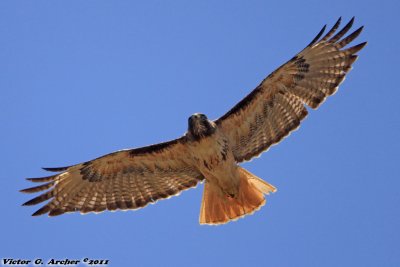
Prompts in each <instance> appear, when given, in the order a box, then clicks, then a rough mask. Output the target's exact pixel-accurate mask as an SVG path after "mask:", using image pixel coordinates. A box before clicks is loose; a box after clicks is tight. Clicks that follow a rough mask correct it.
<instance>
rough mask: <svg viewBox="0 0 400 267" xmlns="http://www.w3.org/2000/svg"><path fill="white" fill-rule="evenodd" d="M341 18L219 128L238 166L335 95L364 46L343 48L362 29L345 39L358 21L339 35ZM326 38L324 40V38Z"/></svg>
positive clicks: (276, 73)
mask: <svg viewBox="0 0 400 267" xmlns="http://www.w3.org/2000/svg"><path fill="white" fill-rule="evenodd" d="M340 21H341V19H340V18H339V20H338V21H337V22H336V24H335V25H334V26H333V28H332V29H331V30H330V31H329V32H328V33H327V34H326V35H325V36H324V37H322V38H321V36H322V34H323V32H324V30H325V28H326V25H325V26H324V27H323V28H322V30H321V31H320V32H319V34H318V35H317V36H316V37H315V38H314V40H313V41H312V42H311V43H310V44H309V45H308V46H307V47H306V48H305V49H304V50H303V51H301V52H300V53H299V54H297V55H296V56H295V57H293V58H292V59H291V60H289V61H288V62H287V63H285V64H284V65H282V66H281V67H279V68H278V69H277V70H275V71H274V72H273V73H271V74H270V75H269V76H268V77H267V78H266V79H265V80H264V81H262V82H261V84H260V85H259V86H258V87H257V88H256V89H254V90H253V91H252V92H251V93H250V94H249V95H248V96H247V97H245V98H244V99H243V100H242V101H240V102H239V103H238V104H237V105H236V106H234V107H233V108H232V109H231V110H230V111H229V112H228V113H226V114H225V115H224V116H222V117H221V118H219V119H218V120H216V121H215V122H216V124H217V125H218V126H219V128H220V129H221V130H222V131H223V133H224V134H225V135H227V136H228V138H229V140H230V142H231V146H232V149H233V154H234V156H235V159H236V161H237V162H242V161H246V160H250V159H251V158H253V157H255V156H258V155H259V154H261V153H262V152H263V151H265V150H267V149H268V148H269V147H270V146H271V145H274V144H276V143H278V142H279V141H281V140H282V139H283V138H284V137H285V136H287V135H288V134H289V133H290V132H291V131H293V130H295V129H296V128H297V127H298V126H299V125H300V121H301V120H302V119H304V118H305V116H306V115H307V109H306V108H305V105H304V104H306V105H308V106H310V107H311V108H314V109H316V108H318V106H319V105H320V104H321V103H322V102H323V101H324V100H325V99H326V98H327V97H328V96H330V95H332V94H333V93H335V92H336V90H337V89H338V86H339V84H340V83H341V82H342V81H343V80H344V78H345V75H346V74H347V73H348V72H349V71H350V69H351V65H352V64H353V63H354V61H355V60H356V59H357V55H355V53H357V52H358V51H360V50H361V49H362V48H363V47H364V46H365V45H366V42H365V43H361V44H358V45H355V46H353V47H350V48H344V47H345V46H346V45H347V44H349V43H350V42H351V41H353V40H354V39H355V38H356V37H357V36H358V35H359V34H360V32H361V31H362V28H363V27H360V28H359V29H357V30H356V31H354V32H353V33H351V34H350V35H349V36H347V37H346V38H342V37H343V36H344V35H345V34H346V33H347V32H348V31H349V29H350V28H351V27H352V25H353V21H354V18H353V19H351V20H350V22H349V23H348V24H347V25H346V26H345V27H344V28H343V29H342V30H341V31H339V32H338V33H336V35H334V34H335V32H336V30H337V29H338V27H339V24H340ZM320 38H321V39H320Z"/></svg>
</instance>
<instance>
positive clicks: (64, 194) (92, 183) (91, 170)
mask: <svg viewBox="0 0 400 267" xmlns="http://www.w3.org/2000/svg"><path fill="white" fill-rule="evenodd" d="M185 140H186V139H185V138H184V137H182V138H180V139H175V140H172V141H169V142H165V143H160V144H156V145H152V146H148V147H142V148H136V149H130V150H121V151H117V152H114V153H111V154H108V155H105V156H103V157H100V158H97V159H95V160H91V161H87V162H84V163H81V164H77V165H74V166H69V167H62V168H45V170H48V171H55V172H61V173H59V174H56V175H53V176H49V177H44V178H28V180H30V181H32V182H46V183H45V184H43V185H40V186H37V187H32V188H28V189H24V190H21V191H22V192H25V193H34V192H39V191H43V190H47V189H49V190H48V191H47V192H45V193H43V194H42V195H40V196H38V197H36V198H34V199H32V200H30V201H28V202H26V203H25V204H24V205H35V204H38V203H41V202H43V201H46V200H49V199H50V201H49V202H48V203H47V204H46V205H44V206H43V207H42V208H40V209H39V210H38V211H36V212H35V213H34V214H33V215H41V214H45V213H49V215H50V216H55V215H60V214H63V213H65V212H73V211H80V212H81V213H87V212H91V211H94V212H101V211H104V210H116V209H121V210H126V209H137V208H141V207H144V206H146V205H147V204H148V203H153V202H156V201H157V200H158V199H164V198H169V197H171V196H174V195H177V194H179V192H181V191H182V190H185V189H188V188H191V187H194V186H196V184H197V183H198V182H199V181H202V180H203V179H204V177H203V176H202V174H201V173H200V172H199V171H197V169H196V168H195V167H194V166H193V165H192V164H191V162H190V156H189V152H188V151H187V147H186V145H185V142H186V141H185Z"/></svg>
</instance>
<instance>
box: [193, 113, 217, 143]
mask: <svg viewBox="0 0 400 267" xmlns="http://www.w3.org/2000/svg"><path fill="white" fill-rule="evenodd" d="M215 129H216V126H215V123H214V122H213V121H210V120H209V119H208V118H207V116H206V115H204V114H200V113H195V114H193V115H192V116H190V117H189V127H188V133H189V134H190V135H191V136H192V137H193V138H194V139H196V140H198V139H200V138H202V137H206V136H210V135H212V134H213V133H214V132H215Z"/></svg>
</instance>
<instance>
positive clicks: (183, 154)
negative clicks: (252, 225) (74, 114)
mask: <svg viewBox="0 0 400 267" xmlns="http://www.w3.org/2000/svg"><path fill="white" fill-rule="evenodd" d="M340 22H341V18H339V20H338V21H337V22H336V24H335V25H334V26H333V27H332V29H331V30H329V31H328V33H327V34H326V35H324V36H323V33H324V31H325V28H326V25H325V26H324V27H323V28H322V30H321V31H320V32H319V33H318V35H317V36H316V37H315V38H314V39H313V40H312V41H311V43H310V44H309V45H308V46H307V47H305V48H304V49H303V50H302V51H301V52H300V53H298V54H297V55H296V56H294V57H293V58H292V59H290V60H289V61H288V62H286V63H285V64H283V65H282V66H280V67H279V68H278V69H276V70H275V71H274V72H272V73H271V74H270V75H269V76H267V77H266V78H265V79H264V80H263V81H262V82H261V83H260V84H259V85H258V86H257V87H256V88H255V89H254V90H253V91H252V92H251V93H250V94H249V95H247V96H246V97H245V98H244V99H243V100H241V101H240V102H239V103H238V104H236V105H235V106H234V107H233V108H232V109H231V110H229V111H228V112H227V113H226V114H225V115H223V116H222V117H220V118H219V119H217V120H214V121H212V120H209V119H208V118H207V116H206V115H204V114H199V113H196V114H194V115H192V116H190V117H189V120H188V129H187V132H186V133H185V134H184V135H183V136H182V137H180V138H177V139H175V140H171V141H167V142H164V143H159V144H155V145H150V146H146V147H141V148H134V149H126V150H120V151H116V152H114V153H111V154H107V155H105V156H102V157H99V158H96V159H94V160H89V161H86V162H83V163H79V164H76V165H72V166H68V167H59V168H44V169H45V170H46V171H50V172H56V174H54V175H51V176H48V177H43V178H27V179H28V180H30V181H32V182H35V183H36V182H41V183H44V184H41V185H39V186H36V187H32V188H27V189H23V190H21V192H24V193H36V192H40V191H44V190H47V191H46V192H44V193H42V194H41V195H39V196H37V197H35V198H33V199H31V200H29V201H28V202H26V203H24V204H23V205H28V206H29V205H35V204H39V203H41V202H44V201H47V200H49V201H48V202H47V203H46V204H45V205H44V206H43V207H41V208H40V209H39V210H37V211H36V212H35V213H33V214H32V215H33V216H37V215H42V214H48V215H49V216H55V215H60V214H63V213H67V212H80V213H88V212H102V211H104V210H111V211H113V210H129V209H138V208H142V207H145V206H146V205H147V204H149V203H154V202H156V201H157V200H160V199H166V198H169V197H171V196H175V195H178V194H179V193H180V192H181V191H183V190H186V189H189V188H192V187H195V186H196V185H197V184H198V183H201V182H204V184H205V186H204V191H203V198H202V203H201V208H200V219H199V221H200V224H224V223H227V222H229V221H232V220H236V219H238V218H241V217H244V216H245V215H248V214H252V213H254V212H255V211H257V210H259V209H260V207H261V206H263V205H264V204H265V202H266V200H265V195H267V194H269V193H272V192H275V191H276V188H275V187H274V186H273V185H271V184H269V183H267V182H265V181H263V180H262V179H261V178H259V177H257V176H256V175H254V174H252V173H250V172H249V171H247V170H245V169H244V168H242V167H240V166H239V165H238V164H239V163H241V162H244V161H249V160H251V159H252V158H254V157H257V156H259V155H260V154H261V153H262V152H263V151H266V150H267V149H268V148H269V147H271V146H272V145H274V144H277V143H279V142H280V141H281V140H282V139H283V138H284V137H285V136H287V135H288V134H289V133H290V132H292V131H294V130H295V129H297V128H298V127H299V125H300V122H301V121H302V120H303V119H304V118H305V117H306V116H307V113H308V112H307V109H306V106H305V105H307V106H309V107H311V108H313V109H316V108H318V107H319V106H320V105H321V103H323V102H324V100H325V99H326V98H327V97H328V96H330V95H332V94H334V93H335V92H336V90H337V89H338V86H339V84H340V83H341V82H342V81H343V80H344V78H345V76H346V74H347V73H348V72H349V71H350V69H351V68H352V64H353V63H354V62H355V60H356V59H357V55H356V53H357V52H358V51H360V50H361V49H362V48H363V47H364V46H365V45H366V42H363V43H360V44H358V45H355V46H352V47H348V48H346V46H347V45H348V44H349V43H350V42H352V41H353V40H354V39H355V38H356V37H357V36H358V35H359V34H360V32H361V31H362V29H363V27H360V28H358V29H357V30H355V31H354V32H352V33H351V34H349V35H348V36H347V37H344V38H343V36H344V35H345V34H346V33H347V32H348V31H349V30H350V28H351V27H352V25H353V22H354V17H353V18H352V19H351V20H350V21H349V23H348V24H347V25H345V26H344V27H343V28H342V29H341V30H340V31H339V32H337V33H336V31H337V30H338V28H339V24H340ZM321 37H322V38H321Z"/></svg>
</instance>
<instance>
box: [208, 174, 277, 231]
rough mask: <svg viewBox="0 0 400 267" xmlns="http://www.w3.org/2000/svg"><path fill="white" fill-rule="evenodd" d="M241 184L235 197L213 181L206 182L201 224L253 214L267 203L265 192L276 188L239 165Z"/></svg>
mask: <svg viewBox="0 0 400 267" xmlns="http://www.w3.org/2000/svg"><path fill="white" fill-rule="evenodd" d="M239 173H240V186H239V192H238V195H237V196H236V197H235V198H231V197H229V196H226V195H225V194H224V193H223V192H222V190H221V189H220V188H219V187H217V186H216V185H214V184H212V183H208V182H206V183H205V186H204V192H203V201H202V204H201V210H200V224H214V225H217V224H224V223H227V222H229V221H233V220H237V219H239V218H241V217H244V216H246V215H249V214H253V213H254V212H255V211H257V210H259V209H260V208H261V207H262V206H263V205H264V204H265V198H264V194H269V193H271V192H275V191H276V188H275V187H274V186H272V185H270V184H269V183H267V182H265V181H263V180H261V179H260V178H258V177H257V176H255V175H254V174H252V173H250V172H248V171H246V170H245V169H243V168H241V167H239Z"/></svg>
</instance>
